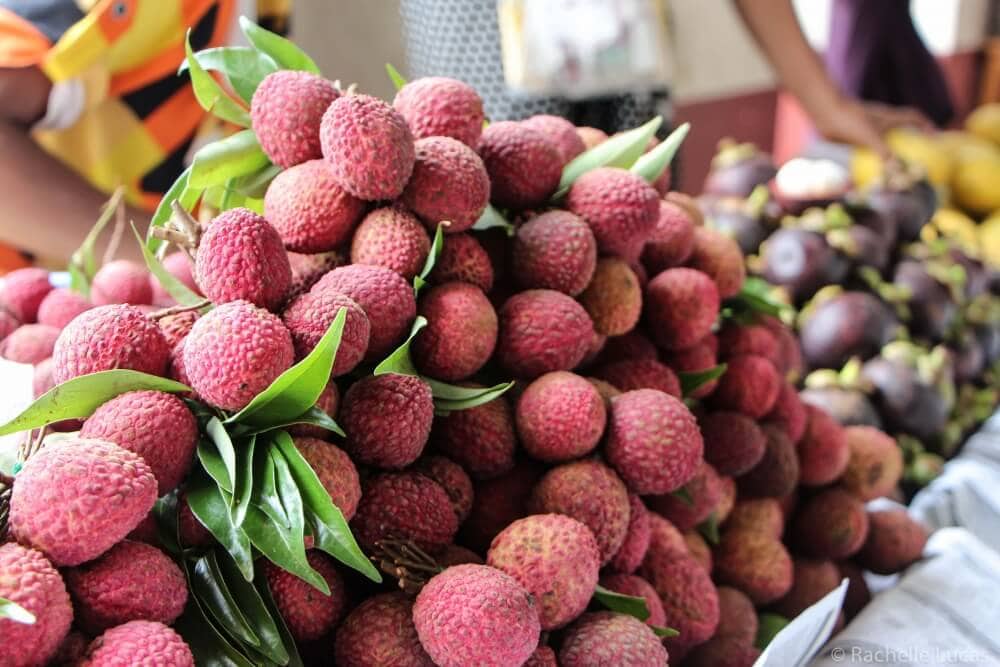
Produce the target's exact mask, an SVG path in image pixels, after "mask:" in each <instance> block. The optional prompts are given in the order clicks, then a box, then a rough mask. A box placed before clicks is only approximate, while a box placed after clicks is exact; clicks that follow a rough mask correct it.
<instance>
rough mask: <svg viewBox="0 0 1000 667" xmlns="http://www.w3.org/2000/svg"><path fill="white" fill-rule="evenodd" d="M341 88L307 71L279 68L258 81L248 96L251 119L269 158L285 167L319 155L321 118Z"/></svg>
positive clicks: (338, 95)
mask: <svg viewBox="0 0 1000 667" xmlns="http://www.w3.org/2000/svg"><path fill="white" fill-rule="evenodd" d="M338 97H340V91H338V90H337V88H336V86H334V85H333V83H331V82H330V81H327V80H326V79H324V78H323V77H321V76H317V75H316V74H312V73H310V72H299V71H293V70H280V71H278V72H273V73H271V74H269V75H267V76H266V77H264V80H263V81H261V82H260V85H259V86H257V90H256V91H254V94H253V99H251V100H250V122H251V124H252V126H253V131H254V133H255V134H256V135H257V140H258V141H259V142H260V146H261V148H263V149H264V152H265V153H266V154H267V157H269V158H270V159H271V162H273V163H274V164H276V165H278V166H279V167H284V168H285V169H288V168H289V167H293V166H295V165H297V164H301V163H303V162H306V161H307V160H315V159H317V158H319V157H321V155H322V153H321V152H320V142H319V127H320V121H321V120H322V119H323V112H325V111H326V109H327V107H329V106H330V103H331V102H333V101H334V100H335V99H337V98H338Z"/></svg>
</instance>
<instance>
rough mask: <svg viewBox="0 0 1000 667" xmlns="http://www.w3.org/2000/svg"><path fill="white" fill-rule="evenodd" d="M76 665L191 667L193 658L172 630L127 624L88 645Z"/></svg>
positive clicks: (152, 623)
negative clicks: (82, 658) (85, 652)
mask: <svg viewBox="0 0 1000 667" xmlns="http://www.w3.org/2000/svg"><path fill="white" fill-rule="evenodd" d="M80 664H81V667H117V666H118V665H170V667H194V655H193V654H192V653H191V647H189V646H188V645H187V642H185V641H184V640H183V639H181V636H180V635H178V634H177V633H176V632H174V630H173V629H172V628H170V627H168V626H166V625H163V624H162V623H157V622H155V621H129V622H128V623H125V624H124V625H119V626H117V627H114V628H111V629H110V630H108V631H107V632H105V633H104V634H103V635H101V636H100V637H98V638H97V639H95V640H94V641H93V642H91V643H90V646H88V647H87V654H86V656H85V659H84V661H83V662H82V663H80Z"/></svg>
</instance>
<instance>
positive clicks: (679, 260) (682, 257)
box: [642, 199, 694, 275]
mask: <svg viewBox="0 0 1000 667" xmlns="http://www.w3.org/2000/svg"><path fill="white" fill-rule="evenodd" d="M658 206H659V214H658V217H657V219H656V227H654V228H653V231H652V232H650V234H649V236H647V237H646V244H645V245H644V246H643V247H642V264H643V266H645V267H646V270H647V271H649V272H650V273H652V274H654V275H655V274H657V273H660V272H661V271H665V270H666V269H672V268H674V267H676V266H681V265H682V264H684V262H686V261H687V259H688V257H690V256H691V252H692V251H693V250H694V222H693V221H692V220H691V216H689V215H688V213H687V211H686V210H685V209H684V208H682V207H681V206H679V205H678V204H677V203H675V202H671V201H666V200H663V199H661V200H660V202H659V204H658Z"/></svg>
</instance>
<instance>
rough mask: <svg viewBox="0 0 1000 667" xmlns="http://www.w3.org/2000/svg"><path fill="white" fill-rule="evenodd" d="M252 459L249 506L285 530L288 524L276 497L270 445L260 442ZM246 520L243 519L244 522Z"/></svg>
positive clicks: (276, 489)
mask: <svg viewBox="0 0 1000 667" xmlns="http://www.w3.org/2000/svg"><path fill="white" fill-rule="evenodd" d="M260 445H261V446H260V447H257V448H256V450H255V451H254V457H253V479H254V484H253V493H252V494H251V501H250V504H251V505H253V506H254V507H256V508H257V509H258V510H260V511H261V512H263V513H264V514H265V515H266V516H267V518H268V519H269V520H270V521H272V522H274V524H275V526H277V527H278V528H281V529H287V528H288V525H289V522H288V516H287V515H286V514H285V506H284V505H283V504H282V502H281V497H280V496H279V495H278V481H277V478H276V476H275V470H274V460H273V459H272V458H271V454H270V451H269V450H270V448H271V445H270V443H265V442H264V441H261V443H260ZM245 520H246V519H245V518H244V521H245Z"/></svg>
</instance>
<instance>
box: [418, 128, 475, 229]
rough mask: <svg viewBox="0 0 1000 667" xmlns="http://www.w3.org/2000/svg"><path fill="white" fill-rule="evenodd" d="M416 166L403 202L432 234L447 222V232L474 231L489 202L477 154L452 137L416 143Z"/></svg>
mask: <svg viewBox="0 0 1000 667" xmlns="http://www.w3.org/2000/svg"><path fill="white" fill-rule="evenodd" d="M416 156H417V158H416V162H415V163H414V165H413V175H412V176H410V180H409V182H408V183H407V184H406V189H405V190H403V196H402V200H403V203H404V204H406V206H407V207H409V208H410V210H412V211H413V212H414V213H416V214H417V216H418V217H419V218H420V219H421V220H423V222H424V224H425V225H426V226H427V229H428V230H429V231H431V232H433V231H435V230H436V229H437V226H438V225H439V224H440V223H442V222H448V223H450V224H448V225H446V226H445V228H444V232H445V233H446V234H457V233H459V232H464V231H465V230H467V229H469V228H470V227H472V225H474V224H475V222H476V220H478V219H479V216H480V215H482V213H483V210H485V209H486V205H487V204H488V203H489V201H490V177H489V175H488V174H487V173H486V167H485V166H484V165H483V161H482V159H481V158H480V157H479V155H478V154H477V153H476V151H475V150H473V149H472V148H469V147H468V146H466V145H465V144H463V143H462V142H460V141H458V140H456V139H452V138H450V137H427V138H426V139H418V140H417V142H416Z"/></svg>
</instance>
